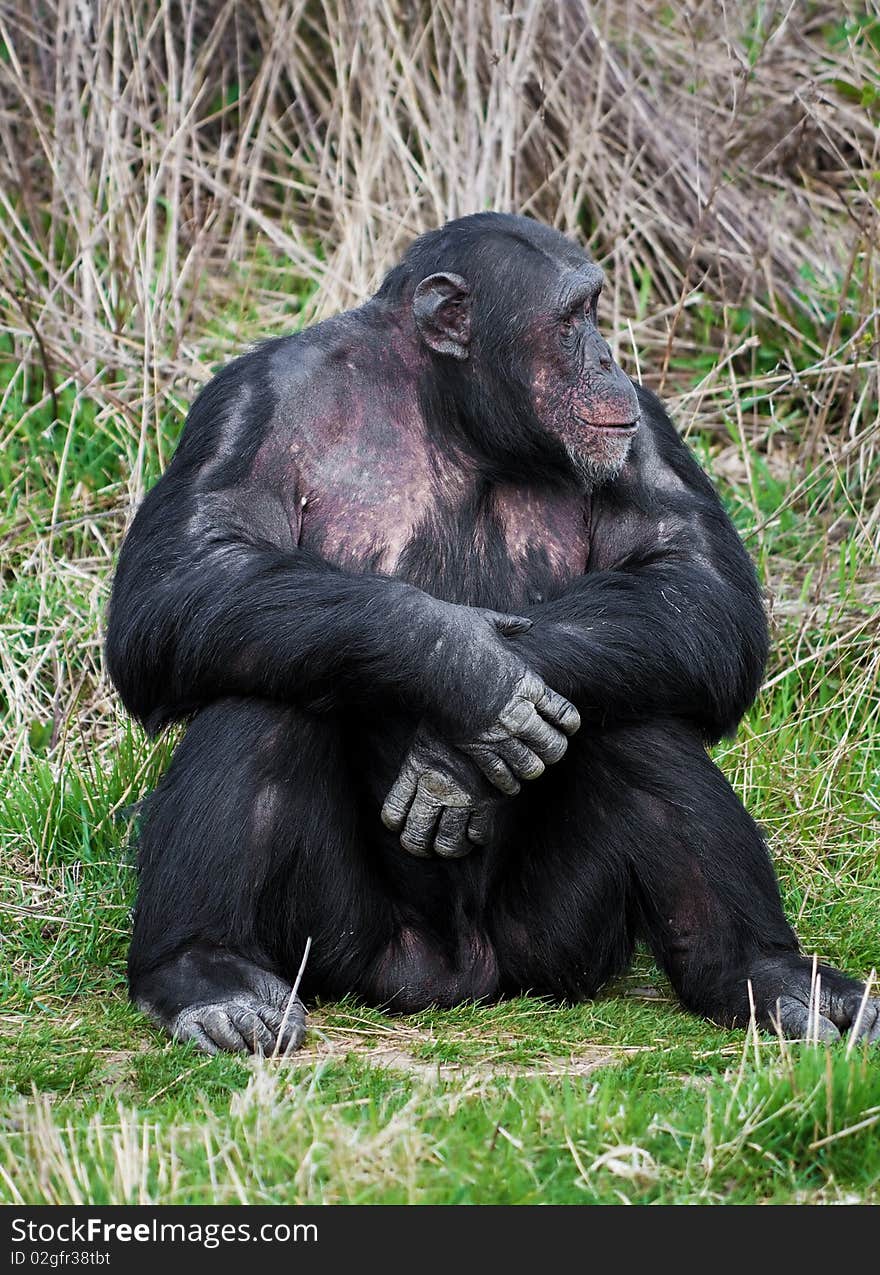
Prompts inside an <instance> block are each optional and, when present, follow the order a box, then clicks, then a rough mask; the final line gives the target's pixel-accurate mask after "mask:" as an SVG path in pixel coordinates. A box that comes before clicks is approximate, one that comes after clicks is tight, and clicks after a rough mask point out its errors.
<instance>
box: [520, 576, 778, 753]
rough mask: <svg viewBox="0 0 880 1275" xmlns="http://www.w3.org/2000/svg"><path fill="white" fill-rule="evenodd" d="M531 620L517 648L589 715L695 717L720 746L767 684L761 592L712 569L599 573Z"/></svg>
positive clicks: (577, 585)
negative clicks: (763, 677)
mask: <svg viewBox="0 0 880 1275" xmlns="http://www.w3.org/2000/svg"><path fill="white" fill-rule="evenodd" d="M527 614H529V615H531V616H532V618H533V619H534V625H533V627H532V629H531V630H530V631H528V632H526V633H523V634H522V635H521V636H517V637H516V638H514V639H512V641H513V642H514V643H515V646H516V649H517V650H518V651H519V652H520V654H521V655H522V656H523V658H524V659H525V660H526V661H527V662H528V663H529V665H530V666H531V667H532V668H533V669H534V670H535V672H536V673H538V674H539V676H540V677H542V678H543V679H544V680H545V681H546V682H547V684H548V685H549V686H552V687H553V689H554V690H557V691H559V692H560V693H561V694H562V695H566V696H568V697H569V698H570V699H572V700H573V701H574V702H575V703H576V704H577V706H578V707H579V708H581V709H582V710H587V711H589V710H590V709H596V710H598V711H600V712H601V713H603V715H605V716H606V717H610V718H613V717H615V716H625V717H629V716H632V715H634V716H637V717H639V718H642V719H643V718H644V717H645V715H646V714H669V715H672V716H677V717H687V718H690V719H691V720H694V721H696V722H697V723H699V725H700V727H701V728H702V730H703V731H704V733H705V734H706V736H707V737H708V738H711V739H715V738H719V737H720V736H722V735H724V734H727V733H729V732H730V731H732V730H733V729H734V728H735V726H736V724H737V722H738V721H739V719H740V718H741V716H742V714H743V713H744V712H745V710H746V708H747V707H748V706H749V704H750V703H751V702H752V700H753V699H754V697H755V695H756V694H757V691H758V687H759V685H760V681H761V675H762V672H763V668H764V662H765V659H766V655H767V628H766V623H765V620H764V615H763V611H762V609H761V604H760V599H759V596H758V592H757V588H754V589H750V588H744V589H738V588H736V587H734V586H733V585H731V584H729V583H727V582H726V581H725V580H723V579H722V578H721V577H720V576H719V575H717V574H716V573H715V572H714V571H712V570H710V569H709V568H706V567H702V566H697V565H683V564H682V563H679V562H672V563H663V562H659V563H654V564H651V565H648V566H643V567H641V568H640V569H638V570H634V571H602V572H597V573H595V574H594V575H587V576H584V577H583V578H582V579H580V580H578V581H577V583H576V584H575V585H573V586H572V587H571V588H570V589H568V590H567V591H566V592H565V593H564V594H562V595H561V596H560V597H558V598H556V599H554V600H553V601H550V602H548V603H546V604H544V605H543V606H541V607H540V608H535V609H533V610H531V611H529V612H527Z"/></svg>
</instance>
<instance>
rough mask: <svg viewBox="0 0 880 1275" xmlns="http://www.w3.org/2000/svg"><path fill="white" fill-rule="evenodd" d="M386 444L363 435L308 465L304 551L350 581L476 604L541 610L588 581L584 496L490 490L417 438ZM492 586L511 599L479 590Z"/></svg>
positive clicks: (393, 437)
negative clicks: (379, 576)
mask: <svg viewBox="0 0 880 1275" xmlns="http://www.w3.org/2000/svg"><path fill="white" fill-rule="evenodd" d="M380 434H381V435H383V436H382V437H380V438H379V439H378V440H377V439H376V438H375V436H374V435H373V431H372V430H371V431H369V433H368V434H367V436H366V437H365V436H364V432H362V433H361V435H360V437H359V439H358V445H357V446H356V447H345V446H340V447H339V448H333V447H331V448H328V449H327V450H326V451H324V452H323V454H322V455H321V456H320V457H317V456H315V457H309V461H310V462H311V463H301V467H300V471H299V475H298V478H299V482H298V485H297V490H298V492H300V491H301V493H302V494H301V495H300V496H299V499H298V501H297V505H296V516H297V527H296V535H297V543H298V544H299V545H301V546H303V547H305V548H310V549H313V550H314V551H316V552H318V553H320V554H321V555H322V557H324V558H326V559H327V560H328V561H330V562H333V563H335V564H337V565H339V566H342V567H345V568H348V569H349V570H352V569H354V570H358V569H360V570H370V571H378V572H382V573H384V574H388V575H397V576H400V577H401V578H403V579H407V580H410V581H411V582H412V583H416V584H418V585H419V586H420V587H422V588H427V589H428V590H429V591H431V592H436V593H438V594H439V595H442V596H449V595H456V596H455V597H454V598H450V600H459V601H463V602H471V603H480V604H485V603H489V602H490V601H491V603H492V604H495V605H500V604H501V602H502V600H503V601H504V603H505V605H509V604H510V603H511V602H512V601H513V600H514V599H515V600H516V603H517V604H518V605H523V604H524V603H527V602H530V603H539V602H541V601H543V600H544V598H545V597H546V596H547V595H548V593H550V592H558V590H559V588H560V587H562V586H564V585H565V584H567V583H568V582H569V581H570V580H571V579H573V578H574V577H575V576H577V575H580V574H582V573H583V571H584V570H585V568H586V562H587V557H588V553H589V542H588V537H587V526H586V516H585V515H586V500H585V497H584V496H583V495H582V494H581V493H578V492H576V491H559V490H558V489H552V490H550V489H538V488H532V487H528V486H523V485H513V484H493V485H491V486H489V485H488V484H485V483H480V481H479V480H478V478H477V477H476V475H475V474H474V472H473V470H472V469H471V468H470V467H468V466H467V465H462V464H459V463H456V461H455V460H453V459H450V458H449V457H448V456H446V455H443V454H438V453H437V452H436V451H435V450H434V449H432V448H431V447H430V446H429V445H428V444H427V443H426V442H425V441H423V440H421V439H419V438H418V437H417V436H414V433H413V432H412V431H410V430H409V429H400V428H398V427H395V426H389V427H387V430H383V431H380ZM303 461H305V458H304V457H303ZM486 577H489V578H488V579H486ZM492 584H495V585H497V586H498V588H499V589H500V590H501V591H502V593H503V594H504V597H503V599H502V598H498V599H497V600H496V599H495V598H494V597H493V598H491V599H490V598H489V596H488V594H486V593H485V592H484V591H481V589H485V588H486V587H489V586H491V585H492ZM478 586H479V587H478ZM493 592H494V591H493Z"/></svg>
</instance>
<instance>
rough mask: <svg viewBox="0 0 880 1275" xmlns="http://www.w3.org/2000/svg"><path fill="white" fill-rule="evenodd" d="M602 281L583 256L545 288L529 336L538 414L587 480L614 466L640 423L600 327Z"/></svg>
mask: <svg viewBox="0 0 880 1275" xmlns="http://www.w3.org/2000/svg"><path fill="white" fill-rule="evenodd" d="M603 281H604V276H603V274H602V271H601V270H600V269H599V268H598V266H595V265H593V263H592V262H590V261H587V260H586V259H584V260H583V261H581V262H580V263H578V264H573V265H571V266H569V267H567V268H564V269H563V270H562V271H561V273H560V275H559V276H557V278H556V279H555V280H554V281H553V282H552V284H550V285H549V286H548V291H547V294H545V296H546V301H545V304H543V305H542V306H541V307H540V310H539V313H538V314H537V316H536V317H535V318H534V319H533V320H532V322H531V324H530V332H529V341H528V344H529V346H530V348H531V369H530V371H531V393H532V403H533V406H534V409H535V413H536V415H537V417H538V419H539V421H540V422H541V425H542V426H543V427H544V429H546V430H547V431H548V433H550V434H553V435H554V436H555V437H556V438H558V439H559V441H560V442H561V443H562V445H563V446H564V447H565V450H566V451H567V453H568V455H569V458H570V459H571V461H572V463H573V465H574V466H575V468H576V469H577V470H578V472H579V473H581V474H582V475H583V476H584V477H586V478H587V479H588V480H590V481H602V480H603V479H608V478H613V477H614V476H615V474H617V473H618V472H619V470H620V468H621V466H622V465H623V462H624V461H625V460H626V456H627V452H628V451H629V447H630V443H631V440H632V437H633V435H634V434H635V432H636V429H637V428H638V423H639V402H638V398H637V397H636V392H635V389H634V387H633V384H632V382H631V381H630V379H629V377H628V376H626V375H624V373H623V372H622V371H621V370H620V368H619V367H618V366H617V364H616V363H615V362H614V359H613V358H612V355H611V350H610V349H609V347H608V344H607V342H606V341H605V340H604V338H603V337H602V336H601V335H600V333H599V329H598V326H597V308H598V301H599V293H600V292H601V289H602V283H603Z"/></svg>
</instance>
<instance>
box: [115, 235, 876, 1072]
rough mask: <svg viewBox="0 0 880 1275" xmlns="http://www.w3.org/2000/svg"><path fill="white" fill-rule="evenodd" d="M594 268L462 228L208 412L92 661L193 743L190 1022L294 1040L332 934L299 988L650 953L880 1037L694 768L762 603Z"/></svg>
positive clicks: (170, 961) (154, 820)
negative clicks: (811, 945)
mask: <svg viewBox="0 0 880 1275" xmlns="http://www.w3.org/2000/svg"><path fill="white" fill-rule="evenodd" d="M602 280H603V276H602V272H601V270H600V269H599V268H598V267H597V266H596V265H595V264H594V263H593V262H592V261H591V260H590V258H589V257H588V256H587V255H585V253H584V252H583V251H582V250H581V249H580V248H579V247H577V246H576V245H575V244H574V243H572V242H571V241H570V240H569V239H567V238H565V237H564V236H563V235H561V234H559V233H558V232H557V231H555V230H552V229H549V228H548V227H546V226H543V225H540V224H538V223H537V222H535V221H532V220H530V219H528V218H525V217H518V216H509V215H504V214H499V213H479V214H477V215H474V216H469V217H463V218H461V219H459V220H456V221H452V222H450V223H449V224H448V225H446V226H444V227H442V228H441V229H439V230H437V231H434V232H432V233H430V234H426V235H424V236H423V237H422V238H420V239H417V240H416V241H415V242H414V243H413V244H412V245H411V247H410V248H409V250H408V251H407V252H406V254H405V256H404V257H403V259H402V261H401V262H400V263H399V264H398V265H397V266H395V267H394V268H393V269H392V270H391V271H390V273H389V274H388V275H387V276H386V278H385V280H384V282H383V283H382V286H381V287H380V289H379V291H378V292H377V293H376V295H375V296H374V297H373V298H372V299H371V300H369V301H368V302H367V303H366V304H365V305H363V306H361V307H359V308H358V309H356V310H352V311H349V312H348V313H345V314H341V315H339V316H338V317H336V318H333V319H330V320H328V321H326V322H323V323H319V324H317V325H316V326H314V327H311V328H309V329H308V330H306V331H303V332H300V333H297V334H295V335H293V336H287V337H282V338H281V339H279V340H273V341H269V342H267V343H266V344H263V345H260V346H258V347H257V348H256V349H254V350H252V351H251V352H250V353H248V354H245V355H244V356H243V357H241V358H238V359H236V360H235V361H234V362H232V363H230V364H229V365H228V366H226V367H224V368H223V369H222V371H220V373H219V374H218V375H217V376H216V377H215V378H214V380H213V381H211V383H210V384H209V385H208V386H207V387H206V388H205V389H204V390H203V391H202V393H201V394H200V395H199V397H198V398H197V399H196V402H195V404H194V405H193V407H192V410H191V411H190V413H189V417H188V419H187V423H186V426H185V429H184V432H183V436H182V438H181V442H180V445H179V447H178V449H177V452H176V454H175V456H174V459H173V460H172V462H171V464H170V466H169V468H168V470H167V472H166V473H165V475H164V476H163V477H162V479H161V480H160V481H159V482H158V483H157V484H156V486H155V488H154V489H153V490H152V491H151V492H150V494H149V495H148V496H147V498H146V500H145V501H144V503H143V505H142V507H141V509H140V510H139V512H138V514H137V516H136V518H135V519H134V522H133V524H132V526H131V530H130V531H129V534H128V537H127V539H126V541H125V545H124V547H123V550H122V554H121V557H120V562H119V568H118V572H117V575H116V580H115V585H114V589H113V595H112V600H111V606H110V615H109V625H108V636H107V659H108V665H109V669H110V673H111V676H112V678H113V681H114V682H115V684H116V686H117V687H118V689H119V691H120V694H121V696H122V699H123V701H124V703H125V705H126V706H127V708H128V709H129V710H130V712H131V713H132V714H133V715H134V716H135V717H136V718H138V720H140V721H141V722H143V723H144V725H145V726H146V728H147V729H148V730H149V731H153V732H155V731H158V730H160V729H161V728H162V727H164V726H165V725H166V724H167V723H170V722H173V721H180V720H183V721H186V722H187V723H188V725H187V727H186V733H185V735H184V736H183V739H182V740H181V742H180V743H179V745H178V747H177V750H176V752H175V754H174V757H173V760H172V762H171V765H170V768H169V770H168V773H167V775H166V776H165V778H164V780H163V781H162V783H161V784H160V786H159V788H158V789H157V791H156V792H155V793H154V794H153V795H152V797H151V798H150V799H149V800H148V802H147V804H146V807H145V810H144V813H143V816H142V821H141V828H140V850H139V893H138V898H137V904H136V908H135V914H134V936H133V940H132V945H131V953H130V959H129V983H130V989H131V995H132V997H133V999H134V1000H135V1001H136V1003H137V1004H138V1005H139V1006H141V1007H142V1008H143V1009H145V1010H146V1011H147V1013H149V1014H150V1015H151V1016H152V1018H153V1019H154V1020H155V1021H157V1022H158V1023H160V1024H161V1025H162V1026H164V1027H165V1028H167V1029H168V1031H170V1032H171V1033H172V1034H173V1035H175V1036H177V1037H179V1038H181V1039H184V1040H191V1041H194V1042H195V1043H196V1044H197V1045H199V1046H200V1047H201V1048H202V1049H204V1050H207V1051H208V1052H214V1051H216V1050H218V1049H227V1050H250V1051H271V1050H273V1049H276V1050H283V1051H287V1050H289V1049H292V1048H295V1047H296V1046H297V1045H298V1044H299V1043H300V1041H301V1040H302V1037H303V1034H304V1030H305V1011H304V1009H303V1006H302V1003H301V1001H300V1000H299V999H295V998H293V997H292V996H291V987H292V984H293V983H294V982H295V979H296V975H297V971H298V970H299V968H300V964H301V960H302V957H303V953H304V949H305V947H306V944H307V940H308V939H311V949H310V955H309V959H308V961H307V963H306V965H305V971H304V977H303V980H302V985H301V990H302V994H303V996H304V997H305V998H308V997H310V996H315V995H320V996H323V997H329V998H336V997H341V996H343V995H345V994H348V993H352V994H355V995H356V996H359V997H361V998H363V999H364V1000H365V1001H367V1002H369V1003H371V1004H374V1005H380V1006H385V1007H387V1008H389V1009H391V1010H397V1011H400V1012H404V1013H407V1012H413V1011H416V1010H418V1009H421V1008H423V1007H426V1006H429V1005H437V1006H451V1005H455V1004H458V1003H460V1002H462V1001H469V1000H476V1001H482V1000H492V999H495V998H498V997H501V996H504V995H509V994H515V993H519V992H526V991H531V992H533V993H536V994H542V995H547V996H552V997H555V998H560V999H565V1000H581V999H584V998H586V997H590V996H593V995H594V994H595V993H596V992H598V991H599V989H600V988H602V987H603V985H604V984H606V983H607V982H608V980H609V979H611V978H612V977H613V976H615V975H617V974H619V973H620V972H621V971H623V970H624V969H625V968H626V966H627V963H628V962H629V960H630V958H631V954H632V951H633V945H634V943H635V941H636V940H637V939H638V938H639V937H642V938H644V939H645V940H646V941H647V942H648V944H649V945H650V947H651V949H652V950H653V952H654V954H655V956H656V958H657V960H658V961H659V963H660V965H661V966H662V968H663V969H664V970H665V971H666V973H667V975H668V976H669V978H670V980H671V982H672V984H673V986H674V988H675V990H676V993H677V994H678V996H679V997H680V999H681V1001H682V1002H683V1004H684V1005H685V1006H686V1007H687V1008H688V1009H691V1010H693V1011H694V1012H696V1013H698V1014H702V1015H705V1016H706V1017H708V1018H710V1019H713V1020H715V1021H717V1022H719V1023H723V1024H734V1023H736V1024H745V1023H747V1022H748V1020H749V1017H750V1009H753V1010H754V1014H755V1016H756V1019H757V1021H758V1022H759V1023H760V1024H763V1025H765V1026H768V1027H775V1028H777V1029H778V1030H781V1031H782V1032H783V1033H785V1034H786V1035H789V1036H796V1037H797V1036H803V1035H807V1034H809V1035H814V1036H816V1037H818V1038H820V1039H824V1040H830V1039H836V1038H837V1037H838V1035H839V1034H840V1033H842V1032H845V1031H846V1030H847V1029H848V1028H852V1029H853V1032H854V1034H858V1035H859V1036H860V1037H863V1038H867V1039H870V1040H878V1039H880V1000H878V999H876V998H874V999H866V997H865V989H864V986H863V985H862V984H861V983H859V982H856V981H855V980H853V979H851V978H848V977H846V976H845V975H843V974H841V973H839V972H838V971H836V970H834V969H831V968H829V967H827V966H820V967H819V969H818V979H816V978H815V971H814V968H813V963H812V962H811V960H810V959H808V958H807V957H805V956H804V955H802V954H801V953H800V951H799V949H798V943H797V939H796V938H795V935H794V933H793V931H792V930H791V929H790V927H789V925H788V924H787V922H786V920H785V917H784V915H783V912H782V908H781V905H780V899H779V892H778V888H777V883H776V879H775V876H774V873H773V869H772V867H771V864H770V859H769V857H768V853H767V849H766V846H765V843H764V841H763V839H762V836H761V833H760V832H759V830H758V828H757V827H756V825H755V824H754V822H753V821H752V819H751V818H750V817H749V815H748V814H747V813H746V811H745V809H744V808H743V806H742V805H741V804H740V802H739V800H738V799H737V797H736V796H735V795H734V793H733V791H732V790H731V788H730V787H729V785H728V784H727V782H726V780H725V779H724V777H723V775H722V774H721V772H720V771H719V770H718V769H717V768H716V767H715V766H714V765H713V763H712V762H711V761H710V759H709V757H708V756H707V754H706V751H705V746H706V745H707V744H708V743H712V742H713V741H717V740H718V739H719V738H720V737H721V736H724V735H726V734H728V733H730V732H732V731H733V730H734V728H735V727H736V725H737V722H738V721H739V719H740V717H741V716H742V714H743V712H744V711H745V709H746V708H747V707H748V705H749V704H750V703H751V701H752V700H753V698H754V696H755V694H756V692H757V689H758V686H759V682H760V680H761V675H762V669H763V666H764V660H765V656H766V650H767V634H766V628H765V621H764V616H763V612H762V608H761V602H760V597H759V592H758V588H757V584H756V580H755V576H754V572H753V569H752V566H751V564H750V562H749V559H748V557H747V555H746V553H745V550H744V549H743V546H742V544H741V543H740V540H739V539H738V537H737V535H736V532H735V531H734V529H733V527H732V525H731V523H730V521H729V520H728V518H727V517H726V515H725V513H724V511H723V510H722V507H721V505H720V503H719V501H718V498H717V496H716V494H715V492H714V490H713V488H712V486H711V484H710V483H709V481H708V480H707V478H706V476H705V475H704V473H703V472H702V470H701V469H700V467H699V466H698V464H697V463H696V462H695V460H694V458H693V456H692V455H691V454H690V452H689V451H688V449H687V447H686V446H685V445H684V443H683V442H682V441H681V440H680V438H679V437H678V435H677V433H676V431H675V429H674V428H673V426H672V425H671V423H670V421H669V419H668V417H667V416H666V414H665V412H664V410H663V407H662V406H661V404H660V402H659V400H658V399H657V398H656V397H655V396H654V395H653V394H652V393H650V392H649V391H648V390H646V389H644V388H642V387H641V386H639V385H634V384H633V383H632V382H631V381H630V380H629V378H628V377H627V376H625V375H624V373H623V372H622V371H621V370H620V368H619V367H618V366H617V364H616V363H615V362H614V359H613V358H612V355H611V351H610V349H609V347H608V345H607V344H606V343H605V341H604V340H603V338H602V337H601V336H600V334H599V331H598V328H597V315H596V309H597V302H598V299H599V293H600V290H601V287H602ZM811 993H812V1001H811Z"/></svg>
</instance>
